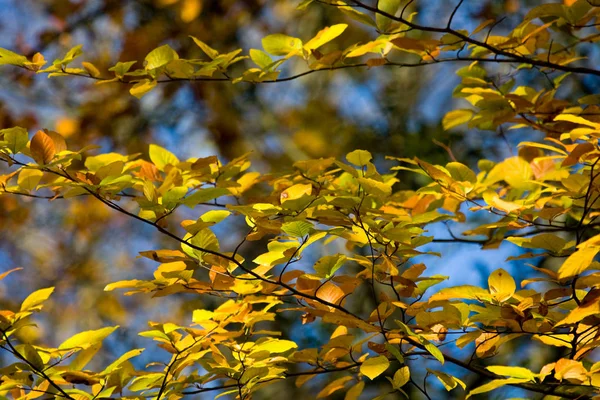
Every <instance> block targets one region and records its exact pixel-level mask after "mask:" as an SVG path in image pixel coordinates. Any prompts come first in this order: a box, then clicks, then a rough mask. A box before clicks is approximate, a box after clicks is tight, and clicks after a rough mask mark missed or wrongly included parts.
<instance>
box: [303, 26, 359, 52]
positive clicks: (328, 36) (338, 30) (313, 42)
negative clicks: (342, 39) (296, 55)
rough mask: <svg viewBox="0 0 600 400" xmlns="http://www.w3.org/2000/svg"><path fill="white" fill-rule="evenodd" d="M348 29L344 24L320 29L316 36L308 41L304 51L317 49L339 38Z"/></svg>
mask: <svg viewBox="0 0 600 400" xmlns="http://www.w3.org/2000/svg"><path fill="white" fill-rule="evenodd" d="M347 27H348V25H346V24H337V25H332V26H329V27H325V28H324V29H321V31H319V33H317V35H316V36H315V37H314V38H312V39H310V40H309V41H308V42H307V43H306V44H305V45H304V49H305V50H307V51H311V50H315V49H318V48H319V47H321V46H323V45H324V44H325V43H328V42H330V41H332V40H333V39H335V38H336V37H338V36H340V35H341V34H342V33H343V32H344V31H345V30H346V28H347Z"/></svg>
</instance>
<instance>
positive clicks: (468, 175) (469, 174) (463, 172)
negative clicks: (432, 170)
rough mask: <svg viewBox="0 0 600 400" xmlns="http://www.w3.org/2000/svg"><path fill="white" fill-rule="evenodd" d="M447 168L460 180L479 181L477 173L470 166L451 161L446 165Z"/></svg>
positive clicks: (453, 176) (454, 177)
mask: <svg viewBox="0 0 600 400" xmlns="http://www.w3.org/2000/svg"><path fill="white" fill-rule="evenodd" d="M446 169H447V170H448V172H450V175H451V176H452V178H453V179H455V180H457V181H459V182H470V183H476V182H477V175H475V172H473V171H472V170H471V169H470V168H469V167H467V166H466V165H464V164H461V163H459V162H450V163H448V164H447V165H446Z"/></svg>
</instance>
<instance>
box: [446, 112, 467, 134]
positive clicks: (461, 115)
mask: <svg viewBox="0 0 600 400" xmlns="http://www.w3.org/2000/svg"><path fill="white" fill-rule="evenodd" d="M473 114H474V112H473V110H452V111H450V112H448V113H447V114H446V115H444V118H443V119H442V126H443V127H444V130H448V129H452V128H454V127H455V126H458V125H462V124H464V123H467V122H469V121H470V120H471V118H473Z"/></svg>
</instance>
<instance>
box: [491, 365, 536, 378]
mask: <svg viewBox="0 0 600 400" xmlns="http://www.w3.org/2000/svg"><path fill="white" fill-rule="evenodd" d="M486 368H487V369H488V370H489V371H491V372H493V373H495V374H496V375H504V376H508V377H511V378H521V379H528V380H530V381H533V380H534V379H535V378H536V376H537V374H534V373H533V372H531V371H530V370H528V369H527V368H523V367H507V366H503V365H491V366H489V367H486Z"/></svg>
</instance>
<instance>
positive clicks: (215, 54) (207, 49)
mask: <svg viewBox="0 0 600 400" xmlns="http://www.w3.org/2000/svg"><path fill="white" fill-rule="evenodd" d="M190 37H191V38H192V40H193V41H194V43H196V45H197V46H198V47H200V49H202V51H203V52H204V54H206V55H207V56H208V57H209V58H210V59H211V60H214V59H215V58H217V57H218V56H219V52H218V51H216V50H215V49H213V48H211V47H210V46H209V45H207V44H206V43H204V42H203V41H202V40H200V39H198V38H195V37H194V36H190Z"/></svg>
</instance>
